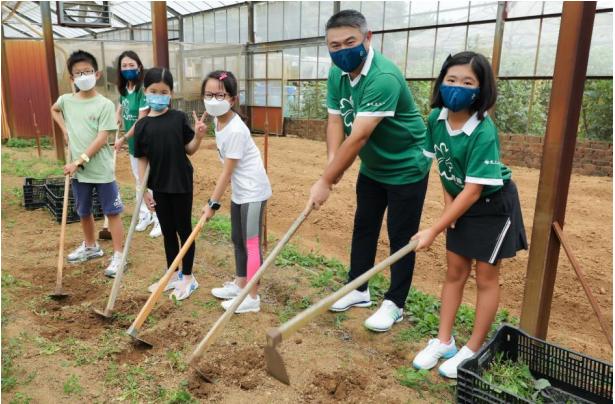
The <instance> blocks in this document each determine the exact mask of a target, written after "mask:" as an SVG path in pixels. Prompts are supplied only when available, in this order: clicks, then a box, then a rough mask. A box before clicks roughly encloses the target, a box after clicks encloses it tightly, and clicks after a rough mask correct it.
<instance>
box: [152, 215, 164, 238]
mask: <svg viewBox="0 0 615 404" xmlns="http://www.w3.org/2000/svg"><path fill="white" fill-rule="evenodd" d="M152 216H153V219H152V223H154V227H152V231H150V232H149V236H150V237H151V238H156V237H160V236H162V229H161V228H160V222H158V217H156V214H155V213H154V214H153V215H152Z"/></svg>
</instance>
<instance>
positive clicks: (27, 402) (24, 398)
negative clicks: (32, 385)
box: [9, 392, 32, 404]
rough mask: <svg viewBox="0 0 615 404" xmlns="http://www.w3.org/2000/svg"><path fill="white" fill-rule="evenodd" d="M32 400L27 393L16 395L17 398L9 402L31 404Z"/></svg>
mask: <svg viewBox="0 0 615 404" xmlns="http://www.w3.org/2000/svg"><path fill="white" fill-rule="evenodd" d="M31 402H32V398H31V397H30V396H28V395H27V394H26V393H21V392H19V393H15V396H14V397H13V398H12V399H11V401H9V404H30V403H31Z"/></svg>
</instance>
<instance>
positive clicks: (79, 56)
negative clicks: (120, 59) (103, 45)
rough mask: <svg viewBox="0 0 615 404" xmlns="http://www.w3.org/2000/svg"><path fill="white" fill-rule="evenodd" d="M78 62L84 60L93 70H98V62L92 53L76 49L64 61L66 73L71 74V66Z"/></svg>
mask: <svg viewBox="0 0 615 404" xmlns="http://www.w3.org/2000/svg"><path fill="white" fill-rule="evenodd" d="M79 62H86V63H89V64H91V65H92V67H93V68H94V70H96V71H98V62H97V61H96V58H95V57H94V55H92V54H91V53H90V52H86V51H84V50H81V49H79V50H77V51H75V52H73V53H71V54H70V56H69V57H68V60H67V61H66V67H67V68H68V74H69V75H71V76H72V75H73V66H74V65H76V64H77V63H79Z"/></svg>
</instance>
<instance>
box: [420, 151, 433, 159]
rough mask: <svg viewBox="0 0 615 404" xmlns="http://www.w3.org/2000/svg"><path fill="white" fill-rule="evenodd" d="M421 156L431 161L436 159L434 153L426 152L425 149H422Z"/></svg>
mask: <svg viewBox="0 0 615 404" xmlns="http://www.w3.org/2000/svg"><path fill="white" fill-rule="evenodd" d="M423 155H424V156H425V157H427V158H430V159H433V158H435V157H436V153H432V152H430V151H427V150H425V149H423Z"/></svg>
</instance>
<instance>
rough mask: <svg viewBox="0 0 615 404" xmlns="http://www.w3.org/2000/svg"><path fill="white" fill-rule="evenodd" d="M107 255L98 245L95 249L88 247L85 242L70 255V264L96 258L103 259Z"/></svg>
mask: <svg viewBox="0 0 615 404" xmlns="http://www.w3.org/2000/svg"><path fill="white" fill-rule="evenodd" d="M104 254H105V253H104V252H103V250H102V248H100V246H99V245H98V243H96V245H94V247H86V246H85V241H84V242H82V243H81V245H79V247H77V248H76V249H75V250H73V252H71V253H70V254H68V256H67V258H68V262H83V261H87V260H91V259H94V258H98V257H102V256H103V255H104Z"/></svg>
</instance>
